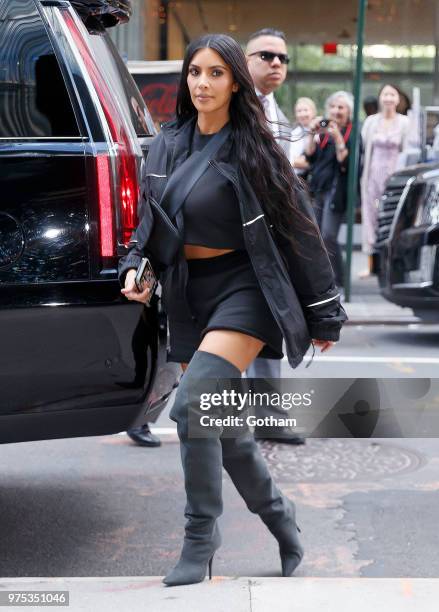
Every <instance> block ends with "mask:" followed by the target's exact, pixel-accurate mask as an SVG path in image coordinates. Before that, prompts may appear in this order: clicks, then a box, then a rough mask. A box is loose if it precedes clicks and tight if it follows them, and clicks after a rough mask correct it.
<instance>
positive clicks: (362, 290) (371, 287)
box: [342, 250, 420, 325]
mask: <svg viewBox="0 0 439 612" xmlns="http://www.w3.org/2000/svg"><path fill="white" fill-rule="evenodd" d="M366 267H367V256H366V255H365V254H364V253H362V252H361V251H358V250H357V251H353V253H352V270H351V301H350V302H349V303H347V302H344V301H343V294H342V304H343V307H344V309H345V310H346V312H347V315H348V317H349V321H348V322H347V325H409V324H412V323H420V320H419V319H418V318H417V317H415V316H414V314H413V311H412V309H411V308H401V306H397V305H396V304H392V302H388V301H387V300H386V299H384V298H383V297H382V295H381V294H380V291H379V287H378V280H377V277H376V276H371V277H370V278H366V279H360V278H359V273H360V272H361V271H362V270H364V269H365V268H366Z"/></svg>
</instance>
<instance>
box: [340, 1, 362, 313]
mask: <svg viewBox="0 0 439 612" xmlns="http://www.w3.org/2000/svg"><path fill="white" fill-rule="evenodd" d="M366 5H367V0H358V22H357V57H356V65H355V76H354V114H353V117H352V145H351V147H350V155H349V170H348V202H347V219H346V223H347V236H346V273H345V289H344V293H345V301H346V302H349V301H350V299H351V265H352V237H353V229H354V221H355V204H356V202H357V198H358V188H357V186H358V160H359V145H360V142H359V114H360V107H361V85H362V81H363V41H364V26H365V15H366Z"/></svg>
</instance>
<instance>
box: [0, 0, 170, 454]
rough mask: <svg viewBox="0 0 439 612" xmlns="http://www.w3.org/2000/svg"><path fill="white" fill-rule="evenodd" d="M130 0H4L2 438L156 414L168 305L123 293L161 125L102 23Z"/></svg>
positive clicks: (0, 92)
mask: <svg viewBox="0 0 439 612" xmlns="http://www.w3.org/2000/svg"><path fill="white" fill-rule="evenodd" d="M129 14H130V3H129V2H128V1H127V0H100V1H96V2H91V3H90V2H86V1H85V0H84V1H82V0H74V1H73V2H72V3H69V2H65V1H63V0H59V1H57V0H0V442H17V441H24V440H37V439H48V438H59V437H70V436H83V435H87V436H88V435H97V434H108V433H114V432H117V431H123V430H126V429H127V428H129V427H130V426H132V425H135V424H139V423H141V422H142V421H143V417H144V413H145V411H146V410H149V411H151V413H152V416H150V417H149V420H154V413H155V414H157V412H159V410H160V408H161V407H162V405H163V402H164V400H165V399H166V397H167V396H168V395H169V393H170V391H171V389H172V387H173V385H174V383H175V380H176V369H175V366H174V365H173V364H166V356H165V351H166V325H165V324H163V321H162V319H161V315H160V312H159V305H158V304H157V303H155V304H154V305H153V307H151V308H145V307H143V306H142V305H140V304H134V303H129V302H127V301H126V300H125V298H123V297H122V296H121V294H120V287H119V283H118V280H117V273H116V268H117V262H118V258H119V256H121V255H123V254H124V253H125V252H126V245H127V243H128V241H129V238H130V235H131V232H132V230H133V228H134V227H135V225H136V223H137V203H138V199H139V176H140V173H141V170H142V165H143V160H144V156H145V155H146V153H147V148H148V142H149V141H150V139H151V137H152V136H153V135H154V125H153V123H152V120H151V118H150V115H149V113H148V111H147V109H146V107H145V103H144V101H143V99H142V97H141V95H140V93H139V91H138V89H137V87H136V85H135V84H134V81H133V80H132V78H131V76H130V74H129V73H128V71H127V69H126V67H125V65H124V63H123V61H122V60H121V58H120V56H119V54H118V52H117V50H116V49H115V47H114V45H113V43H112V41H111V40H110V38H109V36H108V34H107V32H106V29H105V28H106V27H107V26H110V25H114V24H115V23H117V21H125V20H126V19H127V18H128V17H129Z"/></svg>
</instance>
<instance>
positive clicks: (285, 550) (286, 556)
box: [221, 429, 304, 576]
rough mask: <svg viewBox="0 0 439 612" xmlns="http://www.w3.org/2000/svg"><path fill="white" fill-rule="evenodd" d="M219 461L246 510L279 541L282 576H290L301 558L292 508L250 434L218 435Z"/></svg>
mask: <svg viewBox="0 0 439 612" xmlns="http://www.w3.org/2000/svg"><path fill="white" fill-rule="evenodd" d="M221 443H222V452H223V465H224V468H225V469H226V471H227V472H228V474H229V476H230V478H231V479H232V481H233V484H234V485H235V487H236V489H237V490H238V492H239V494H240V495H241V497H242V498H243V499H244V501H245V503H246V504H247V507H248V509H249V510H250V512H253V513H255V514H259V516H260V517H261V519H262V521H263V522H264V523H265V524H266V526H267V527H268V529H269V530H270V531H271V533H272V534H273V535H274V537H275V538H276V540H277V541H278V543H279V553H280V558H281V566H282V576H291V574H292V573H293V571H294V570H295V569H296V567H297V566H298V565H299V563H300V562H301V560H302V557H303V554H304V550H303V547H302V545H301V543H300V541H299V536H298V531H299V528H298V527H297V524H296V509H295V505H294V503H293V502H292V501H291V500H289V499H288V498H287V497H285V495H283V494H282V493H281V491H280V490H279V489H278V488H277V486H276V485H275V483H274V482H273V479H272V477H271V474H270V472H269V470H268V466H267V464H266V462H265V459H264V458H263V456H262V455H261V452H260V450H259V447H258V444H257V442H255V439H254V436H253V434H252V433H251V432H250V431H249V430H248V429H247V431H245V430H243V433H242V435H240V436H239V437H237V438H227V437H224V438H222V439H221Z"/></svg>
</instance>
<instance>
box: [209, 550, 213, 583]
mask: <svg viewBox="0 0 439 612" xmlns="http://www.w3.org/2000/svg"><path fill="white" fill-rule="evenodd" d="M212 561H213V555H212V556H211V558H210V559H209V580H212Z"/></svg>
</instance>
